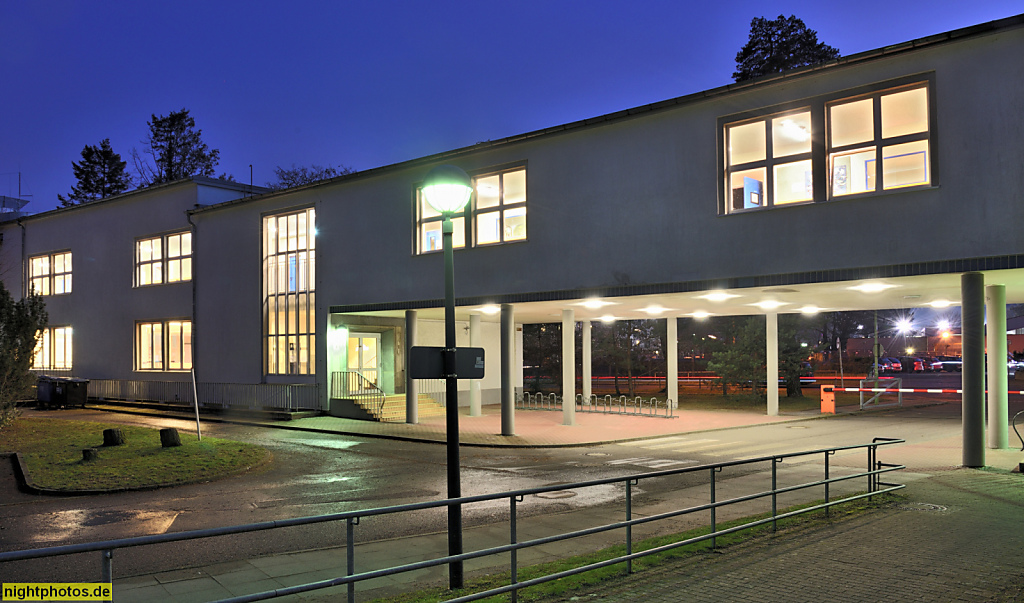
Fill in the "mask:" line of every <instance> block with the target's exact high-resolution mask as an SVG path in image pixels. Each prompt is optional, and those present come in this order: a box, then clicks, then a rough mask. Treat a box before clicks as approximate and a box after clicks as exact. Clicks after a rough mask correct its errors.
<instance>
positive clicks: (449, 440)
mask: <svg viewBox="0 0 1024 603" xmlns="http://www.w3.org/2000/svg"><path fill="white" fill-rule="evenodd" d="M422 190H423V196H424V197H425V198H426V200H427V203H428V204H429V205H430V206H431V207H433V208H434V209H435V210H437V211H438V212H440V214H441V217H442V218H443V221H442V222H441V238H442V248H443V249H444V374H445V404H444V407H445V432H446V433H445V436H446V437H445V440H446V448H447V466H448V498H449V499H455V498H460V497H461V496H462V485H461V483H460V481H461V480H460V477H459V379H458V375H457V373H456V370H455V261H454V257H453V254H452V232H453V231H454V228H453V226H452V214H454V213H456V212H460V211H462V208H463V207H465V206H466V203H468V202H469V198H470V196H471V195H472V194H473V187H472V184H471V181H470V179H469V175H468V174H466V172H464V171H462V170H461V169H460V168H457V167H455V166H454V165H441V166H438V167H435V168H434V169H432V170H430V172H429V173H427V177H426V179H424V181H423V187H422ZM461 554H462V505H459V504H451V505H448V555H449V556H454V555H461ZM462 576H463V573H462V562H461V561H453V562H452V563H450V564H449V565H448V583H449V586H450V587H451V588H452V589H456V588H462Z"/></svg>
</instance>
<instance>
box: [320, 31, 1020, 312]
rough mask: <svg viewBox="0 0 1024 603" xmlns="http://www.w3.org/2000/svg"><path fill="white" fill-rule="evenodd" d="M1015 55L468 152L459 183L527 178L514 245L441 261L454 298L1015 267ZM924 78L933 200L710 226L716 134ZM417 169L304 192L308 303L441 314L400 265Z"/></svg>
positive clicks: (909, 56)
mask: <svg viewBox="0 0 1024 603" xmlns="http://www.w3.org/2000/svg"><path fill="white" fill-rule="evenodd" d="M1022 53H1024V30H1021V29H1015V30H1009V31H1003V32H1001V33H998V34H995V35H988V36H982V37H979V38H974V39H968V40H964V41H960V42H957V43H955V44H948V45H944V46H936V47H930V48H925V49H923V50H918V51H914V52H909V53H903V54H898V55H895V56H891V57H887V58H883V59H879V60H873V61H868V62H863V63H859V64H855V65H850V66H845V67H839V68H831V69H826V70H821V71H818V72H813V73H810V74H807V75H803V76H800V77H796V78H792V79H785V80H782V81H780V82H777V83H772V84H769V85H764V86H755V87H751V88H748V89H745V90H743V91H739V92H735V93H730V94H727V95H724V96H717V97H714V98H709V99H707V100H703V101H697V102H690V103H688V104H685V105H683V106H679V107H676V108H672V109H670V110H665V111H661V112H659V113H655V114H649V113H648V114H644V115H641V116H638V117H635V118H631V119H625V120H621V121H618V122H615V123H612V124H606V125H601V126H595V127H591V128H586V129H577V130H572V131H569V132H566V133H564V134H556V135H547V136H542V137H538V138H534V139H528V140H526V141H523V142H518V143H514V144H508V145H502V146H497V147H493V148H489V149H484V150H481V151H477V152H467V153H466V154H465V155H463V156H462V157H459V158H457V159H454V160H451V162H453V163H456V164H458V165H460V166H461V167H463V168H465V169H466V170H467V171H473V170H480V169H485V168H488V167H491V166H500V165H504V164H509V163H516V162H525V163H526V164H527V166H528V168H527V178H528V203H527V206H528V213H527V216H528V217H527V219H528V240H527V241H525V242H522V243H514V244H506V245H498V246H492V247H484V248H477V249H464V250H458V251H456V252H455V270H456V281H455V286H456V293H457V295H458V296H460V297H463V296H479V295H498V294H509V293H526V292H543V291H551V290H564V289H575V288H595V287H607V286H615V285H621V284H649V283H665V282H681V281H690V280H703V279H716V278H726V277H743V276H759V275H773V274H783V273H793V272H812V271H819V270H829V269H836V268H851V267H866V266H879V265H893V264H903V263H909V262H925V261H935V260H948V259H959V258H965V257H981V256H993V255H1007V254H1019V253H1024V237H1022V236H1021V234H1020V229H1019V227H1018V225H1019V224H1020V223H1021V222H1022V219H1024V203H1021V201H1022V194H1024V193H1022V189H1024V187H1022V183H1024V145H1022V144H1021V142H1020V141H1021V140H1024V138H1022V135H1024V117H1022V114H1021V112H1020V111H1019V107H1020V106H1021V105H1022V104H1024V62H1022V61H1020V60H1019V57H1020V56H1021V54H1022ZM929 72H934V74H935V86H934V88H933V89H932V91H931V93H932V94H934V95H936V101H935V106H936V107H937V111H938V121H937V124H938V126H937V130H936V133H935V148H934V149H933V153H937V156H938V164H939V167H940V169H941V172H940V180H939V181H938V182H937V185H936V186H933V187H930V188H927V189H923V190H922V189H917V190H906V191H893V192H888V193H885V194H879V195H876V196H873V197H861V198H856V199H854V198H851V199H843V200H836V201H828V202H822V203H815V204H806V205H794V206H789V207H780V208H776V209H773V210H769V211H760V212H748V213H743V214H736V215H726V216H722V215H719V213H718V190H717V187H718V178H719V166H718V161H719V151H718V149H717V146H716V145H717V140H718V118H719V117H723V116H727V115H730V114H733V113H737V112H741V111H748V110H754V109H757V108H761V107H768V106H772V105H775V104H777V103H782V102H788V101H793V100H797V99H803V98H809V97H814V96H818V95H826V94H833V93H836V92H839V91H842V90H846V89H852V88H857V87H859V86H868V85H872V84H876V83H879V82H883V81H886V80H890V79H894V78H901V77H906V76H909V75H913V74H926V73H929ZM429 167H431V166H430V165H417V166H407V167H406V169H393V170H390V171H387V172H386V173H385V174H383V175H380V176H376V177H369V178H365V179H356V180H353V181H351V182H343V183H339V184H336V185H330V186H325V187H322V188H321V189H318V190H319V194H320V195H322V197H323V199H324V200H323V206H324V211H323V212H322V213H320V214H319V215H318V222H319V225H320V228H321V233H323V237H322V239H321V240H319V241H318V245H320V249H321V250H323V252H324V254H323V255H322V256H321V257H323V258H324V262H325V263H326V264H327V265H325V266H324V267H325V268H326V269H327V271H329V272H330V274H331V275H332V278H331V279H330V280H329V281H327V282H325V283H324V286H323V288H322V289H320V293H321V300H322V301H325V302H329V303H331V304H339V305H340V304H362V303H374V302H393V301H412V300H422V299H437V298H440V297H441V296H442V282H441V279H440V278H439V277H438V275H440V274H442V264H441V262H442V258H441V255H440V254H432V255H426V256H416V255H414V254H413V249H412V246H413V236H414V234H413V222H414V215H413V190H414V187H415V185H416V183H417V181H419V180H420V179H421V178H422V177H423V176H424V175H425V174H426V172H427V171H428V169H429ZM342 208H343V210H342ZM327 233H338V234H332V235H328V234H327ZM353 254H358V255H357V256H354V255H353ZM355 257H358V260H357V261H355ZM318 261H319V259H318ZM367 283H372V284H373V285H372V286H367Z"/></svg>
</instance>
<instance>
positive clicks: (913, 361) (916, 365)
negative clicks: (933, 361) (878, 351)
mask: <svg viewBox="0 0 1024 603" xmlns="http://www.w3.org/2000/svg"><path fill="white" fill-rule="evenodd" d="M900 365H901V366H902V367H903V372H904V373H923V372H924V360H921V359H920V358H915V357H913V356H900Z"/></svg>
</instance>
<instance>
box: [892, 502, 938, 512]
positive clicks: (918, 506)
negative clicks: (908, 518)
mask: <svg viewBox="0 0 1024 603" xmlns="http://www.w3.org/2000/svg"><path fill="white" fill-rule="evenodd" d="M900 508H901V509H903V510H904V511H948V510H949V507H944V506H942V505H933V504H932V503H911V504H908V505H903V506H901V507H900Z"/></svg>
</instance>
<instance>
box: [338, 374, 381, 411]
mask: <svg viewBox="0 0 1024 603" xmlns="http://www.w3.org/2000/svg"><path fill="white" fill-rule="evenodd" d="M338 373H339V374H341V375H342V380H341V381H342V384H343V387H344V391H343V392H341V394H342V396H343V397H351V398H353V399H355V398H361V399H363V398H368V399H369V400H371V401H372V402H376V405H377V414H378V415H383V414H384V403H385V402H386V401H387V394H385V393H384V390H383V389H381V388H380V387H379V386H378V385H377V384H376V383H374V382H373V381H370V380H369V379H367V378H366V376H365V375H363V374H362V373H360V372H359V371H338ZM332 389H334V388H332ZM354 392H359V393H354Z"/></svg>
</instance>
